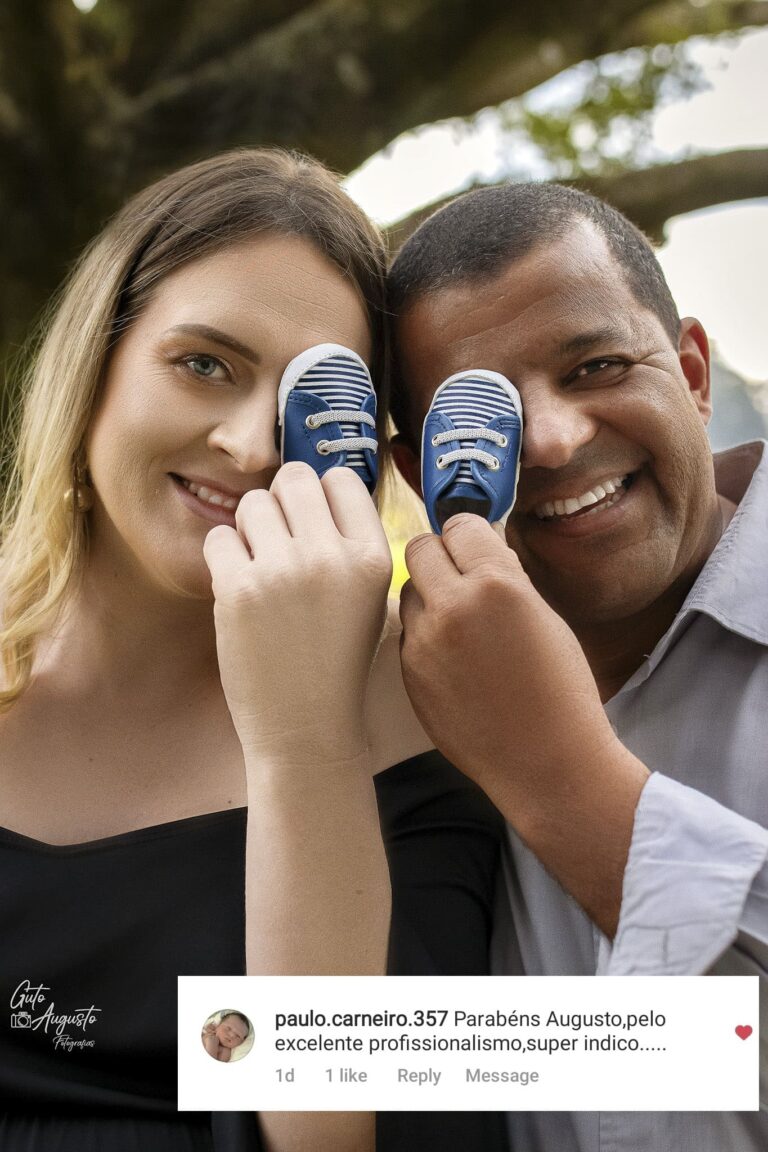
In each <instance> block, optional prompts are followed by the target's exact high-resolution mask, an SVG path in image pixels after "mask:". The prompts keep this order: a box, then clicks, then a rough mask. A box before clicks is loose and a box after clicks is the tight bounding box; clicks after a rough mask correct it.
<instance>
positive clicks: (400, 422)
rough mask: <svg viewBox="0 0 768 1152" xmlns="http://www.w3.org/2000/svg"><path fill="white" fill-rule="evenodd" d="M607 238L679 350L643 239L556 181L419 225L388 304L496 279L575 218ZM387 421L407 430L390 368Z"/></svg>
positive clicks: (403, 398) (451, 207)
mask: <svg viewBox="0 0 768 1152" xmlns="http://www.w3.org/2000/svg"><path fill="white" fill-rule="evenodd" d="M580 219H581V220H587V221H589V222H590V223H591V224H592V225H594V227H595V228H596V229H597V230H598V232H600V233H601V235H602V236H604V237H605V241H606V243H607V245H608V249H609V251H610V253H611V255H612V256H613V257H614V259H615V260H616V262H617V263H618V264H619V266H620V267H621V269H622V271H623V273H624V278H625V281H626V284H627V287H628V288H629V290H630V292H631V293H632V295H633V296H634V297H635V299H636V300H637V302H638V304H640V305H642V306H643V307H644V308H647V309H648V310H649V311H650V312H653V313H654V314H655V315H656V316H658V318H659V319H660V320H661V323H662V324H663V326H664V329H665V331H666V332H667V334H668V335H669V337H670V339H671V340H672V343H673V344H674V345H675V347H676V346H677V341H678V335H679V331H680V316H679V314H678V311H677V307H676V305H675V302H674V300H673V299H672V294H671V293H670V291H669V286H668V285H667V282H666V280H665V279H664V273H663V272H662V270H661V267H660V265H659V262H658V260H657V259H656V255H655V253H654V251H653V248H652V247H651V244H650V242H649V241H648V239H647V238H646V237H645V236H644V235H643V233H642V232H641V231H640V229H639V228H636V227H635V225H634V224H632V223H631V222H630V221H629V220H628V219H627V218H626V216H623V215H622V214H621V212H618V211H617V210H616V209H615V208H612V207H611V206H610V204H606V203H605V201H604V200H598V199H597V197H596V196H590V195H589V194H588V193H586V192H578V191H577V190H576V189H575V188H567V187H565V186H564V185H562V184H549V183H544V182H543V183H531V184H500V185H497V186H494V187H493V188H480V189H477V190H476V191H474V192H468V193H466V195H464V196H459V197H458V198H457V199H456V200H453V201H452V202H451V203H450V204H448V205H447V206H446V207H445V208H441V209H440V210H439V211H438V212H435V213H434V215H432V216H430V217H429V218H428V219H427V220H425V221H424V223H423V224H422V225H421V226H420V227H419V228H417V230H416V231H415V232H414V233H413V235H412V236H411V237H410V238H409V239H408V240H407V241H406V242H405V244H404V245H403V247H402V248H401V249H400V251H399V253H398V254H397V256H396V258H395V260H394V262H393V264H392V268H391V269H390V273H389V306H390V310H391V311H392V312H394V313H395V315H398V314H399V313H401V312H403V311H405V310H406V309H407V308H408V307H409V305H411V304H413V303H415V301H416V300H418V299H420V298H421V297H424V296H427V295H429V294H431V293H432V292H437V291H439V290H440V289H441V288H447V287H449V286H450V285H452V284H462V283H467V282H471V281H473V280H482V279H486V278H488V277H493V276H496V275H498V274H499V273H500V272H501V271H502V270H503V269H504V267H505V266H506V265H507V264H510V263H512V262H513V261H515V260H519V259H521V258H522V257H523V256H526V255H527V254H528V253H529V252H530V251H531V250H532V249H533V248H535V247H537V246H538V245H540V244H549V243H551V242H553V241H555V240H560V239H562V237H563V236H564V235H565V233H566V232H567V231H568V230H569V228H570V227H571V226H572V225H573V224H574V223H575V222H576V221H578V220H580ZM391 404H392V416H393V418H394V421H395V423H396V424H397V426H398V428H400V430H401V431H403V432H407V431H408V428H407V425H408V418H407V417H408V398H407V395H406V394H405V391H404V388H403V382H402V379H401V377H400V372H399V370H398V369H397V368H396V370H395V379H394V381H393V389H392V401H391Z"/></svg>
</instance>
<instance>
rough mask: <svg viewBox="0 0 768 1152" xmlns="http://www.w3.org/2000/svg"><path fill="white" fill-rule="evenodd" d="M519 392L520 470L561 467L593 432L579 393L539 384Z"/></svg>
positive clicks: (593, 419)
mask: <svg viewBox="0 0 768 1152" xmlns="http://www.w3.org/2000/svg"><path fill="white" fill-rule="evenodd" d="M527 391H528V395H526V394H525V393H523V451H522V455H521V457H520V463H521V466H522V467H523V468H563V467H564V466H565V465H566V464H568V463H569V461H570V459H571V457H572V456H573V455H574V453H575V452H577V451H578V449H579V448H581V447H583V445H585V444H588V443H589V442H590V440H592V438H593V437H594V436H595V435H596V433H597V421H596V420H595V418H594V416H593V415H592V414H591V413H590V411H589V409H588V407H587V406H586V403H585V399H584V396H583V394H577V393H568V392H563V391H562V390H561V389H560V388H559V387H558V386H555V385H553V384H549V383H547V384H541V385H538V386H536V387H532V388H530V389H529V390H527Z"/></svg>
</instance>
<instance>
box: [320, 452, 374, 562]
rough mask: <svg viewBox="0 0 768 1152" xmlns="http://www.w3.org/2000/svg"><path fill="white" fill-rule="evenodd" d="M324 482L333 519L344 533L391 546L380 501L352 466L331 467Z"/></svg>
mask: <svg viewBox="0 0 768 1152" xmlns="http://www.w3.org/2000/svg"><path fill="white" fill-rule="evenodd" d="M320 483H321V485H322V488H323V492H324V494H325V498H326V501H327V503H328V507H329V509H330V512H331V516H332V517H333V522H334V524H335V525H336V528H337V530H338V532H339V533H340V534H341V535H342V536H345V537H346V538H347V539H348V540H361V541H366V542H368V543H374V544H381V545H382V546H383V547H385V548H386V547H387V538H386V535H385V533H384V528H383V526H382V523H381V520H380V518H379V513H378V511H377V510H376V505H375V504H374V503H373V500H371V497H370V495H369V493H368V489H367V488H366V486H365V484H364V483H363V481H362V480H361V479H360V477H359V476H358V475H357V473H356V472H355V471H354V470H353V469H352V468H331V470H330V471H329V472H326V473H325V475H324V476H323V477H322V479H321V481H320Z"/></svg>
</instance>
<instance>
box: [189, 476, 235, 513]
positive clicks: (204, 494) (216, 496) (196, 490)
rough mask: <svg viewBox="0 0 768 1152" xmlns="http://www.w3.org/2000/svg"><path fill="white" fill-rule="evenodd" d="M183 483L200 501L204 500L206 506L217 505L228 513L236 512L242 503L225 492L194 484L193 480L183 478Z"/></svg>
mask: <svg viewBox="0 0 768 1152" xmlns="http://www.w3.org/2000/svg"><path fill="white" fill-rule="evenodd" d="M181 482H182V484H183V485H184V487H185V488H188V489H189V491H190V492H191V493H192V495H193V496H197V498H198V500H202V501H203V503H204V504H215V505H216V507H217V508H226V509H227V511H228V512H234V511H235V509H236V508H237V505H238V504H239V503H240V501H239V500H238V498H237V497H236V496H225V495H224V493H223V492H216V491H215V489H213V488H206V487H205V485H204V484H193V483H192V481H191V480H184V478H183V477H182V480H181Z"/></svg>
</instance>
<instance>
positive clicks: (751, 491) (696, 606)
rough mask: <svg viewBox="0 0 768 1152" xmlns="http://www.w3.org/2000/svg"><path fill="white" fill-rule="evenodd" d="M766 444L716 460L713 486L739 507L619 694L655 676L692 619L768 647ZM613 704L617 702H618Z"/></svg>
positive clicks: (757, 443)
mask: <svg viewBox="0 0 768 1152" xmlns="http://www.w3.org/2000/svg"><path fill="white" fill-rule="evenodd" d="M765 448H766V441H764V440H755V441H752V442H751V443H749V444H739V445H738V446H737V447H736V448H729V449H728V450H727V451H726V452H718V453H717V455H716V456H715V457H714V465H715V486H716V488H717V492H718V494H719V495H721V496H725V497H726V498H727V499H729V500H731V501H732V502H733V503H734V504H737V505H738V507H737V509H736V512H735V513H734V516H733V519H732V520H731V522H730V524H729V525H728V527H727V528H726V530H725V532H724V533H723V535H722V536H721V537H720V540H719V541H718V543H717V546H716V547H715V549H714V551H713V552H712V554H711V556H710V557H709V559H708V560H707V562H706V564H705V565H704V567H703V568H702V570H701V572H700V573H699V576H698V578H697V580H696V582H695V584H694V585H693V587H692V588H691V590H690V592H689V593H688V595H687V597H686V599H685V602H684V603H683V605H682V607H681V608H680V611H679V612H678V613H677V616H676V617H675V619H674V620H673V622H672V624H671V625H670V627H669V628H668V629H667V631H666V632H665V633H664V635H663V636H662V638H661V639H660V640H659V642H658V644H657V645H656V647H655V648H654V650H653V652H651V654H650V656H649V657H648V658H647V659H646V660H645V661H643V663H642V664H641V666H640V667H639V668H638V669H637V671H636V672H635V673H634V674H633V675H632V676H630V678H629V680H627V682H626V684H624V686H623V688H621V689H619V692H618V693H617V694H616V695H617V696H618V695H621V693H623V692H625V691H627V690H629V689H632V688H636V687H637V686H638V685H639V684H642V683H643V681H644V680H647V678H648V677H649V676H650V675H651V673H652V672H653V670H654V669H655V668H656V667H657V666H658V665H659V663H660V662H661V660H662V659H663V657H664V655H665V654H666V652H667V651H668V649H669V648H670V647H671V646H672V644H673V643H674V642H675V641H676V640H677V638H678V637H679V636H680V634H681V633H682V632H684V631H685V629H686V628H687V627H688V626H689V625H690V623H691V621H692V620H693V618H694V615H695V614H696V613H698V612H703V613H705V614H706V615H707V616H710V617H712V619H713V620H716V621H717V622H718V623H719V624H720V625H722V627H723V628H727V629H729V631H731V632H736V633H738V634H739V635H740V636H744V637H746V638H747V639H748V640H754V641H756V642H757V643H758V644H765V645H766V646H768V452H766V451H765ZM614 699H615V697H614Z"/></svg>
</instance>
